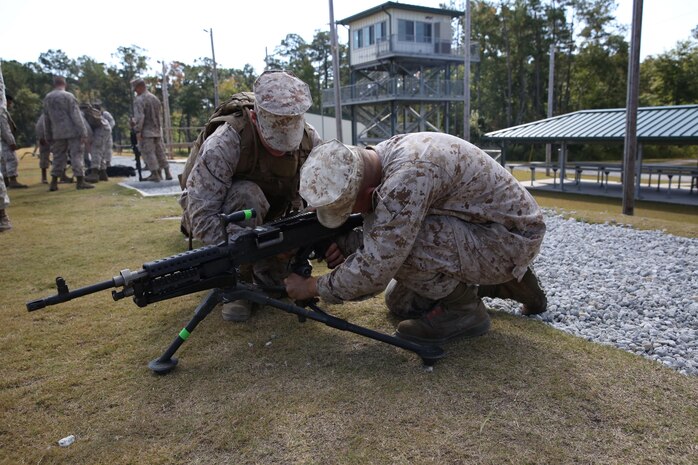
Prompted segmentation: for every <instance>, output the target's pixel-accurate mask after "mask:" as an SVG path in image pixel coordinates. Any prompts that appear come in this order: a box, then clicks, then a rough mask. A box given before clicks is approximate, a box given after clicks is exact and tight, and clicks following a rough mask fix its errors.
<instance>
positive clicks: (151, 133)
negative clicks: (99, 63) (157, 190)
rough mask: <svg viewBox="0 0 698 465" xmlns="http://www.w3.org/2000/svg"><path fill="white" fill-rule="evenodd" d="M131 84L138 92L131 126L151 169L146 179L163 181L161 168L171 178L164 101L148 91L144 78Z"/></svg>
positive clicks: (168, 178)
mask: <svg viewBox="0 0 698 465" xmlns="http://www.w3.org/2000/svg"><path fill="white" fill-rule="evenodd" d="M131 86H132V87H133V90H134V91H135V92H136V100H135V102H134V105H133V119H132V120H131V127H133V129H134V130H135V131H136V136H137V137H138V145H139V146H140V149H141V153H142V154H143V159H144V160H145V165H146V167H147V169H148V171H150V176H148V177H147V178H146V179H145V180H146V181H155V182H159V181H161V180H162V176H161V175H160V170H163V171H164V172H165V179H167V180H170V179H172V175H171V174H170V165H169V162H168V161H167V157H166V156H165V146H164V144H163V142H162V103H160V100H159V99H158V98H157V97H156V96H154V95H153V94H151V93H150V92H149V91H148V89H147V88H146V86H145V81H144V80H143V79H134V80H133V81H132V82H131Z"/></svg>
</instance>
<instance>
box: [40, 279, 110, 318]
mask: <svg viewBox="0 0 698 465" xmlns="http://www.w3.org/2000/svg"><path fill="white" fill-rule="evenodd" d="M114 281H115V278H112V279H109V280H107V281H103V282H101V283H97V284H92V285H90V286H85V287H81V288H78V289H75V290H74V291H70V290H68V285H67V284H66V283H65V279H63V278H61V277H60V276H59V277H57V278H56V287H57V288H58V294H56V295H52V296H51V297H46V298H44V299H36V300H32V301H31V302H27V310H29V311H30V312H33V311H35V310H41V309H42V308H44V307H48V306H49V305H57V304H62V303H63V302H68V301H69V300H73V299H77V298H78V297H82V296H85V295H88V294H94V293H96V292H100V291H104V290H106V289H110V288H112V287H117V286H118V285H117V284H116V283H115V282H114Z"/></svg>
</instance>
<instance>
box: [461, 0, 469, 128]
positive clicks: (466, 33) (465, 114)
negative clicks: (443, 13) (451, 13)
mask: <svg viewBox="0 0 698 465" xmlns="http://www.w3.org/2000/svg"><path fill="white" fill-rule="evenodd" d="M464 21H465V24H464V25H463V26H464V27H463V55H464V56H463V58H464V61H463V139H464V140H467V141H468V142H470V0H465V19H464Z"/></svg>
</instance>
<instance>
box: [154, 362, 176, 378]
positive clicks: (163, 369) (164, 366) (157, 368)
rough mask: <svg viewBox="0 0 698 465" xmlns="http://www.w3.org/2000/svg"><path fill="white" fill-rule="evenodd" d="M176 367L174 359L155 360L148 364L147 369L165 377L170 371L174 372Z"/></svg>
mask: <svg viewBox="0 0 698 465" xmlns="http://www.w3.org/2000/svg"><path fill="white" fill-rule="evenodd" d="M176 366H177V359H176V358H168V359H167V360H162V359H160V358H156V359H154V360H152V361H151V362H150V363H149V364H148V368H150V369H151V370H153V372H155V373H156V374H158V375H166V374H167V373H169V372H170V371H172V370H174V369H175V367H176Z"/></svg>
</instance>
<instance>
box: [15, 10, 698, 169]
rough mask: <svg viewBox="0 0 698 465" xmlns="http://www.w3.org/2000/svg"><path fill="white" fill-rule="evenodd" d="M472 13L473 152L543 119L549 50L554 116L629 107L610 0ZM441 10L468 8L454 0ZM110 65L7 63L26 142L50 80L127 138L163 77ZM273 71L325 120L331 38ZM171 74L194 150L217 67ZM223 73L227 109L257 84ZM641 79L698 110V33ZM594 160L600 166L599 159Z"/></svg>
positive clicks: (172, 99)
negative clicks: (135, 107) (59, 79)
mask: <svg viewBox="0 0 698 465" xmlns="http://www.w3.org/2000/svg"><path fill="white" fill-rule="evenodd" d="M471 5H472V7H471V8H472V10H471V11H472V20H471V28H472V39H471V40H473V41H474V42H476V43H477V44H478V48H479V56H480V60H479V62H477V63H474V64H473V66H472V67H471V72H472V76H471V86H472V87H471V98H472V103H471V110H472V112H473V114H472V118H471V134H472V138H473V140H474V142H476V143H477V142H478V138H479V136H480V135H482V134H483V133H485V132H488V131H493V130H497V129H501V128H504V127H509V126H513V125H517V124H522V123H526V122H530V121H535V120H538V119H542V118H545V117H546V116H547V95H548V65H549V60H550V52H551V47H553V50H554V51H555V80H554V88H553V95H554V103H553V113H554V114H555V115H558V114H563V113H568V112H572V111H577V110H582V109H596V108H620V107H624V106H625V99H626V78H627V72H628V54H629V49H630V45H629V43H628V42H627V41H626V40H625V38H624V32H625V31H624V29H623V27H621V26H620V25H619V24H618V22H617V20H616V18H615V2H614V0H498V1H496V0H474V1H473V2H472V4H471ZM444 7H446V8H451V9H461V10H462V8H463V6H462V4H461V5H459V7H460V8H457V6H456V5H455V2H454V1H453V0H451V2H450V4H445V5H444ZM460 20H461V21H462V18H461V19H460ZM459 40H462V38H454V41H456V42H457V41H459ZM113 57H114V58H115V61H116V62H117V64H115V65H107V64H104V63H100V62H97V61H95V60H94V59H92V58H90V57H87V56H82V57H78V58H70V57H68V56H67V55H66V54H65V53H64V52H62V51H61V50H48V51H47V52H44V53H42V54H41V55H40V56H39V58H38V61H37V62H32V63H19V62H17V61H3V63H2V71H3V74H4V78H5V85H6V87H7V92H8V93H11V94H12V95H13V96H14V98H15V107H14V110H13V118H14V119H15V122H16V123H17V126H18V128H19V134H18V140H19V143H20V144H21V145H31V144H33V143H34V122H35V121H36V119H37V118H38V115H39V114H40V112H41V105H42V99H43V96H44V95H45V94H46V93H48V92H49V91H50V90H51V80H52V76H53V75H62V76H64V77H66V79H67V81H68V85H69V90H71V91H72V92H73V93H74V94H75V95H76V97H77V98H78V100H80V101H81V102H93V101H96V100H100V101H101V102H102V104H103V106H104V108H105V109H107V110H108V111H109V112H110V113H112V115H113V116H114V117H115V119H116V121H117V128H116V129H115V134H114V136H115V140H116V141H117V143H119V141H122V140H126V139H127V135H128V133H127V130H128V118H129V115H130V113H131V106H132V98H133V97H132V96H133V93H132V92H131V89H130V81H131V80H132V79H133V78H134V77H136V76H138V77H143V78H144V79H145V80H146V82H147V83H148V87H149V89H150V90H151V91H152V92H155V93H156V94H157V95H158V96H162V93H161V92H162V88H161V86H162V72H161V70H159V69H158V70H149V66H148V57H147V55H146V53H145V50H143V49H141V48H140V47H138V46H129V47H119V48H118V49H117V51H116V52H115V53H114V54H113ZM339 57H340V58H339V61H340V84H342V85H346V84H348V81H349V74H350V73H349V66H348V62H349V60H348V47H347V45H345V44H340V47H339ZM267 67H268V68H271V69H276V68H284V69H289V70H291V71H293V72H294V73H295V74H296V75H297V76H298V77H299V78H300V79H302V80H304V81H305V82H307V83H308V85H309V86H310V89H311V94H312V97H313V106H312V107H311V109H310V111H311V112H315V113H320V112H321V101H320V98H321V97H320V95H321V92H322V89H327V88H330V87H331V86H333V81H334V76H333V72H332V53H331V46H330V35H329V32H328V31H316V32H315V35H314V37H313V38H312V41H310V42H307V41H305V40H304V39H303V38H302V37H300V36H299V35H297V34H292V33H291V34H288V35H287V36H286V38H285V39H284V40H283V41H281V43H280V44H279V45H278V46H277V47H276V48H275V49H274V52H273V54H272V55H271V56H270V57H268V59H267ZM165 68H166V75H167V79H168V82H169V85H168V94H169V103H170V108H171V113H172V124H173V126H174V127H175V128H177V127H179V128H183V129H182V130H181V131H177V132H176V134H177V135H176V139H177V138H179V140H175V142H177V141H181V140H182V139H186V140H189V141H190V140H193V139H194V138H195V137H196V131H195V130H194V129H186V128H196V127H200V126H202V125H203V124H205V122H206V121H207V119H208V117H209V115H210V114H211V113H212V112H213V110H214V108H213V106H214V105H213V102H214V95H213V94H214V92H213V73H212V71H213V62H212V61H211V59H210V58H200V59H198V60H195V61H194V63H193V64H185V63H182V62H178V61H174V62H171V63H166V64H165ZM217 71H218V81H219V95H220V99H221V101H225V99H226V98H228V97H229V96H231V95H232V94H234V93H236V92H240V91H250V90H252V84H253V83H254V80H255V79H256V78H257V76H258V75H259V73H258V72H257V70H255V69H254V68H253V67H251V66H250V65H245V66H244V67H243V69H234V68H229V69H227V68H220V67H218V68H217ZM260 72H261V71H260ZM460 72H461V75H460V77H461V78H462V69H461V70H460ZM640 72H641V76H640V104H641V105H642V106H656V105H681V104H692V103H698V79H696V76H698V27H697V28H696V29H694V30H693V32H692V34H691V36H690V37H687V38H686V39H685V40H682V41H679V42H678V43H677V44H676V45H675V47H674V48H673V49H671V50H669V51H667V52H665V53H662V54H659V55H657V56H650V57H648V58H646V59H645V60H643V62H642V64H641V71H640ZM330 111H333V110H330ZM325 114H328V111H327V110H326V111H325ZM591 150H592V151H594V150H596V155H597V156H603V149H600V150H598V149H591ZM650 155H651V154H650Z"/></svg>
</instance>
